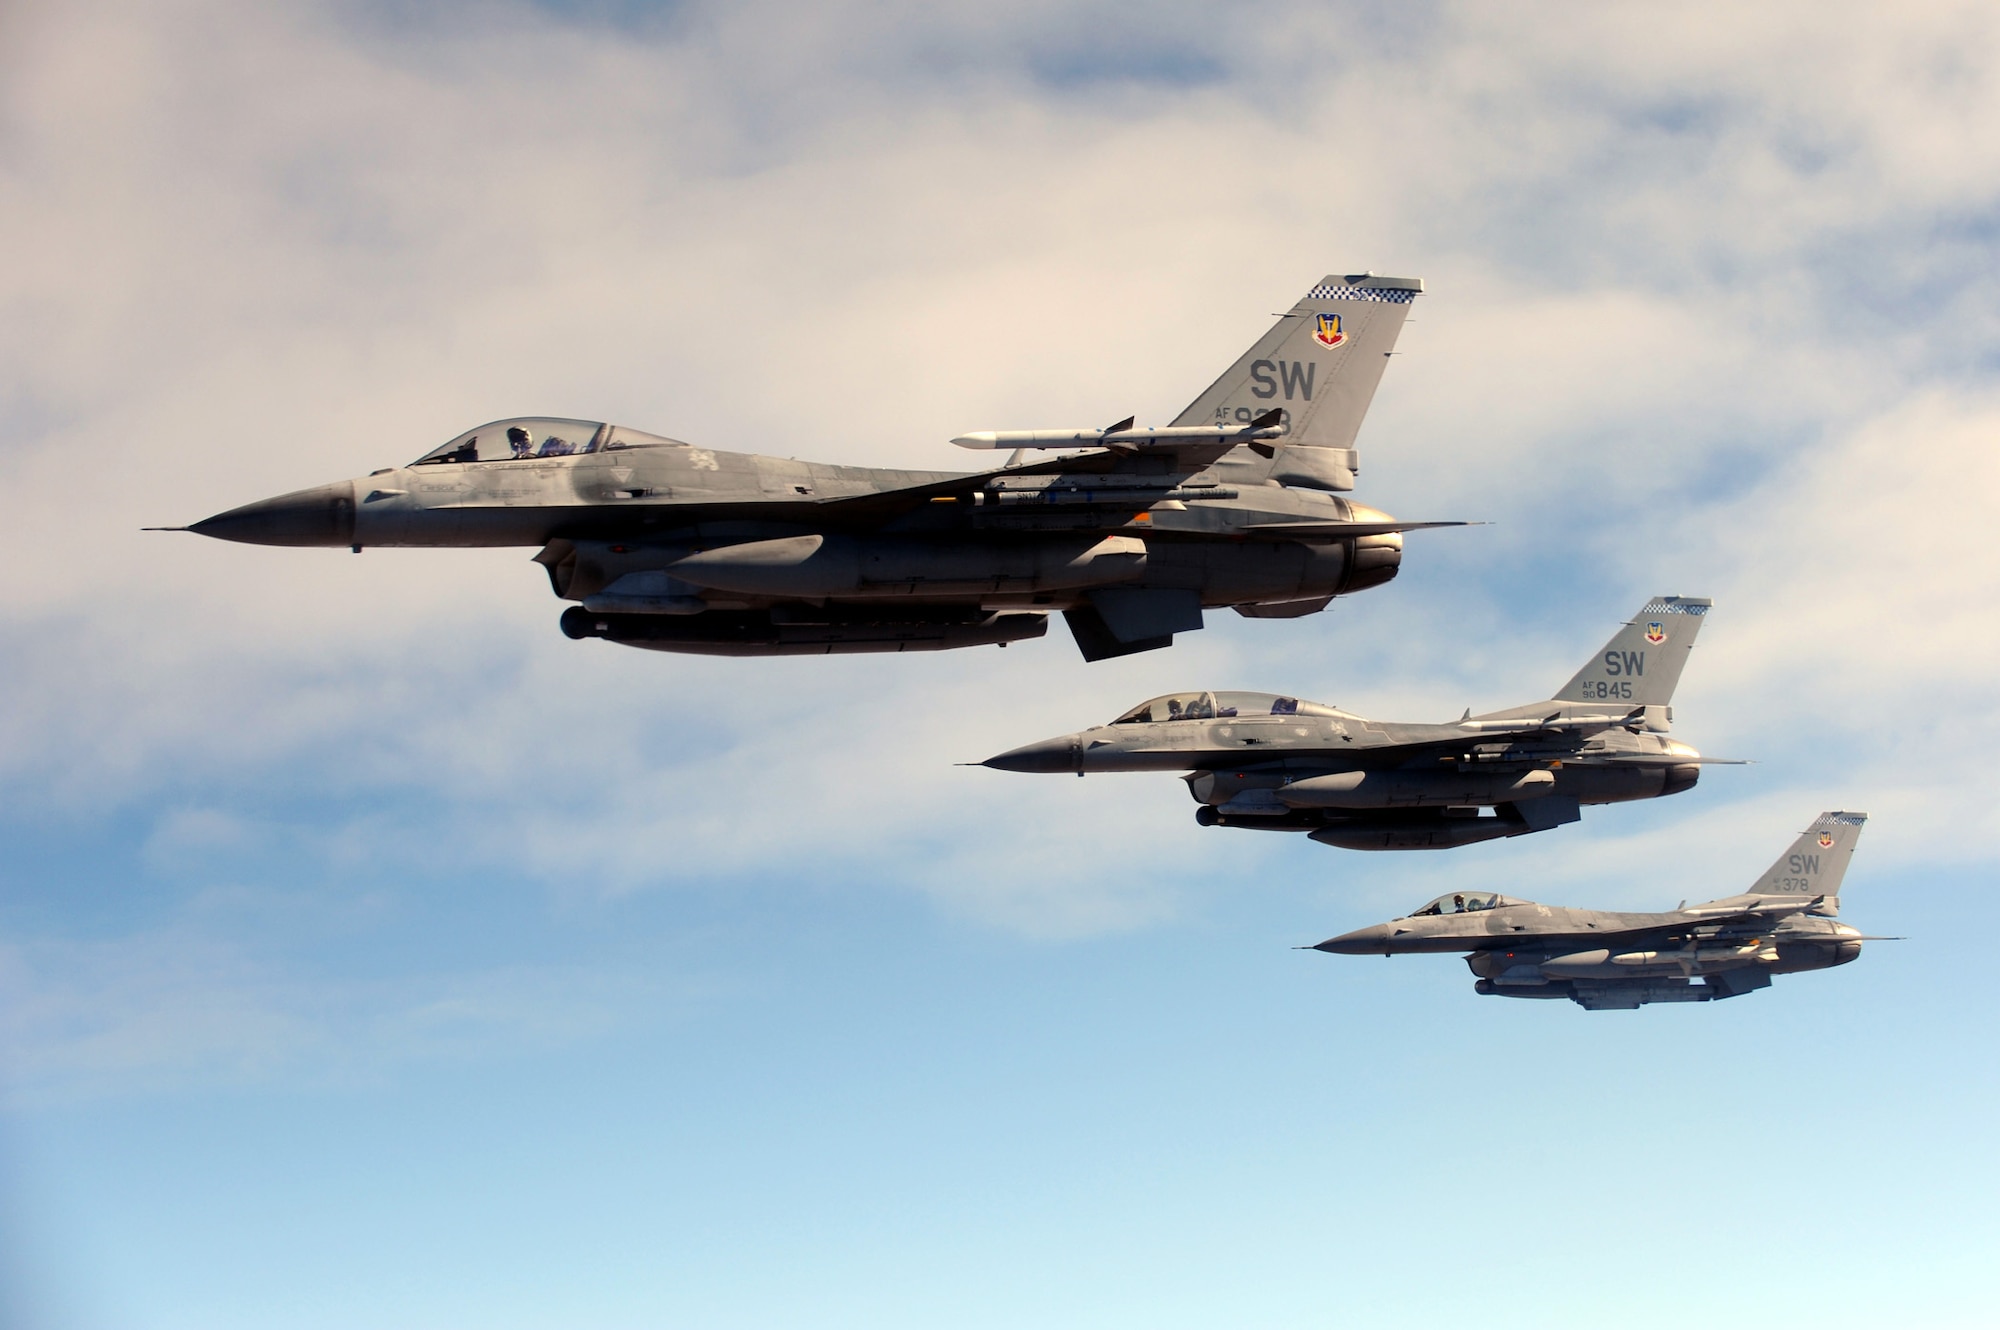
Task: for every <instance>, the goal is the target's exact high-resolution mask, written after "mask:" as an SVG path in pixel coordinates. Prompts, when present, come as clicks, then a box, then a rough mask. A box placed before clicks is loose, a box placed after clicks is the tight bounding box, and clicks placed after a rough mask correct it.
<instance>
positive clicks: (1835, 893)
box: [1744, 813, 1868, 914]
mask: <svg viewBox="0 0 2000 1330" xmlns="http://www.w3.org/2000/svg"><path fill="white" fill-rule="evenodd" d="M1867 820H1868V814H1866V813H1821V814H1820V815H1819V816H1818V817H1817V818H1816V819H1814V821H1813V824H1812V825H1811V826H1810V827H1807V828H1806V829H1805V831H1803V832H1802V833H1800V835H1799V838H1798V839H1797V840H1795V841H1793V842H1792V847H1791V848H1790V849H1788V850H1786V851H1785V852H1784V853H1783V854H1781V855H1779V856H1778V859H1777V862H1776V863H1774V864H1772V865H1771V867H1770V868H1769V869H1768V870H1767V871H1766V872H1765V873H1764V875H1763V876H1762V877H1760V878H1758V879H1757V881H1756V883H1755V884H1754V885H1753V886H1751V888H1750V890H1749V891H1748V892H1746V893H1744V894H1745V895H1752V896H1806V897H1812V896H1824V897H1826V903H1825V904H1824V905H1823V906H1822V907H1821V913H1823V914H1836V913H1838V912H1839V910H1840V880H1841V878H1843V877H1845V876H1847V864H1848V861H1849V860H1850V859H1852V858H1853V857H1854V847H1855V845H1856V844H1857V843H1859V842H1860V840H1861V825H1862V824H1863V823H1864V822H1866V821H1867Z"/></svg>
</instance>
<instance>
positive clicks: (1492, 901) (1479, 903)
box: [1407, 891, 1529, 919]
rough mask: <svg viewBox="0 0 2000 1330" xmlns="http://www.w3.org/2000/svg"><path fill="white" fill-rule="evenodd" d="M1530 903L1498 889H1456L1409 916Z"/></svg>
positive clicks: (1472, 910)
mask: <svg viewBox="0 0 2000 1330" xmlns="http://www.w3.org/2000/svg"><path fill="white" fill-rule="evenodd" d="M1528 903H1529V902H1527V901H1524V900H1517V899H1515V898H1514V897H1512V896H1502V895H1501V894H1500V893H1499V892H1497V891H1454V892H1452V893H1451V894H1449V895H1446V896H1440V897H1438V898H1437V899H1436V900H1434V901H1432V902H1431V903H1430V904H1429V905H1426V906H1424V908H1423V909H1421V910H1412V911H1410V913H1409V915H1408V916H1407V917H1409V918H1411V919H1419V918H1422V917H1423V916H1424V915H1427V914H1471V913H1473V912H1474V911H1476V910H1497V909H1499V908H1500V907H1501V906H1503V905H1526V904H1528Z"/></svg>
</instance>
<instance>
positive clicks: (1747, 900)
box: [1315, 813, 1868, 1011]
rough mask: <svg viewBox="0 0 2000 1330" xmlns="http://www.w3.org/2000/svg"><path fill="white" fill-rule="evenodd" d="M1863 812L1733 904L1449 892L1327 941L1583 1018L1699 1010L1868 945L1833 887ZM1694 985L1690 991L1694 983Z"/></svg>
mask: <svg viewBox="0 0 2000 1330" xmlns="http://www.w3.org/2000/svg"><path fill="white" fill-rule="evenodd" d="M1867 820H1868V815H1867V814H1866V813H1821V814H1820V815H1819V820H1818V821H1816V822H1814V823H1813V824H1812V826H1811V827H1809V828H1807V829H1806V831H1805V834H1803V835H1801V836H1800V837H1799V838H1798V839H1797V840H1796V841H1794V842H1792V847H1791V848H1790V849H1789V850H1787V851H1785V852H1784V853H1783V854H1781V855H1779V856H1778V861H1777V862H1776V863H1774V864H1772V865H1771V867H1770V871H1768V872H1766V873H1765V874H1764V876H1762V877H1760V878H1758V879H1757V881H1756V883H1755V884H1754V885H1752V886H1751V888H1750V890H1748V891H1746V892H1744V893H1743V894H1742V895H1741V896H1725V897H1723V898H1722V899H1721V900H1714V901H1709V902H1708V903H1707V904H1705V905H1687V904H1685V903H1684V904H1682V905H1681V907H1680V908H1679V909H1676V910H1668V911H1665V912H1663V913H1660V914H1614V913H1612V912H1611V911H1608V910H1566V909H1563V908H1561V907H1559V906H1552V905H1537V904H1535V903H1534V902H1533V901H1524V900H1518V899H1516V898H1515V897H1513V896H1502V895H1499V894H1497V893H1494V892H1483V891H1454V892H1452V893H1451V894H1450V895H1448V896H1440V897H1438V898H1437V899H1436V900H1434V901H1432V902H1431V903H1430V904H1428V905H1426V906H1424V907H1423V908H1422V909H1421V910H1418V911H1416V912H1415V913H1413V914H1410V915H1408V916H1406V917H1404V918H1401V919H1395V920H1391V921H1390V922H1389V923H1386V924H1377V925H1375V926H1374V927H1373V928H1358V929H1356V930H1355V931H1354V932H1352V933H1342V934H1341V935H1340V936H1339V937H1336V938H1329V939H1327V940H1326V941H1325V942H1322V943H1320V944H1319V946H1318V947H1317V948H1315V950H1318V951H1330V952H1338V953H1340V954H1342V955H1347V956H1373V955H1376V954H1378V953H1379V954H1381V955H1384V956H1396V955H1402V954H1406V953H1414V952H1444V951H1463V952H1467V953H1469V954H1468V955H1467V956H1466V958H1465V963H1466V964H1467V965H1468V966H1470V967H1471V968H1472V973H1473V974H1475V975H1477V976H1478V982H1477V983H1475V984H1474V985H1473V990H1474V991H1475V992H1479V993H1485V994H1490V995H1498V996H1500V997H1520V998H1568V999H1570V1000H1571V1001H1572V1002H1575V1003H1577V1004H1578V1005H1580V1006H1583V1007H1585V1008H1587V1009H1589V1010H1591V1011H1630V1010H1633V1009H1635V1008H1638V1007H1641V1006H1644V1005H1645V1004H1646V1003H1648V1002H1708V1001H1711V1000H1713V999H1716V998H1728V997H1736V996H1738V995H1740V994H1743V993H1749V992H1753V991H1755V990H1756V989H1759V988H1769V987H1770V986H1771V976H1772V975H1774V974H1792V973H1794V972H1796V971H1799V970H1824V969H1826V968H1827V967H1829V966H1833V965H1845V964H1847V962H1849V961H1851V960H1853V959H1854V958H1855V957H1856V956H1859V955H1860V954H1861V944H1862V943H1863V942H1864V941H1867V940H1868V939H1867V938H1865V937H1863V935H1862V934H1861V932H1860V930H1859V929H1855V928H1851V927H1849V926H1848V925H1846V924H1843V923H1840V922H1838V921H1837V920H1836V919H1835V918H1834V916H1835V915H1837V914H1839V913H1840V879H1841V877H1842V875H1844V874H1845V873H1846V872H1847V861H1848V860H1849V859H1851V858H1853V857H1854V845H1855V842H1856V841H1858V840H1860V839H1861V824H1862V823H1864V822H1866V821H1867ZM1695 979H1700V980H1701V982H1700V983H1699V984H1697V983H1694V982H1693V980H1695Z"/></svg>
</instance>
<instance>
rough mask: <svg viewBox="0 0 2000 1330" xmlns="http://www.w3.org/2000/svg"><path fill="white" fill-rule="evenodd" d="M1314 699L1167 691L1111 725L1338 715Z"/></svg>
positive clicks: (1271, 695) (1257, 694) (1143, 703)
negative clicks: (1253, 717)
mask: <svg viewBox="0 0 2000 1330" xmlns="http://www.w3.org/2000/svg"><path fill="white" fill-rule="evenodd" d="M1339 714H1340V712H1338V711H1336V710H1334V709H1333V708H1332V707H1327V706H1321V705H1320V704H1319V703H1317V702H1301V701H1299V699H1298V698H1296V697H1285V696H1283V695H1281V694H1278V693H1168V694H1167V695H1166V696H1164V697H1156V698H1154V699H1153V700H1152V701H1150V702H1141V703H1140V704H1139V705H1138V706H1136V707H1133V708H1132V709H1131V710H1130V711H1128V712H1126V713H1125V714H1124V715H1122V716H1120V717H1119V718H1118V719H1116V720H1114V721H1112V722H1111V723H1112V724H1113V725H1145V724H1149V723H1150V724H1159V723H1160V722H1162V721H1172V720H1231V719H1243V718H1248V717H1251V716H1338V715H1339Z"/></svg>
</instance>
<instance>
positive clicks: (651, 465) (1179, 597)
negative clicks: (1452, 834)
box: [170, 274, 1461, 660]
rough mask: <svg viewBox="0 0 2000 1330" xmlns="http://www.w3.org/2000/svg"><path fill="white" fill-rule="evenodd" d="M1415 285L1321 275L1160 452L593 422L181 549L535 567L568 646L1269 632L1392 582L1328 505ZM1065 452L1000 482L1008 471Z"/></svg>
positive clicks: (1387, 527) (391, 475)
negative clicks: (798, 436) (954, 458)
mask: <svg viewBox="0 0 2000 1330" xmlns="http://www.w3.org/2000/svg"><path fill="white" fill-rule="evenodd" d="M1422 290H1423V283H1422V282H1420V281H1417V280H1414V279H1408V278H1399V277H1377V276H1374V275H1373V274H1362V275H1359V276H1351V277H1331V276H1330V277H1327V278H1325V279H1324V280H1322V281H1321V282H1319V283H1318V284H1317V285H1315V286H1314V287H1313V288H1312V289H1311V290H1309V291H1308V292H1307V293H1306V294H1305V296H1304V298H1303V299H1301V300H1300V301H1299V302H1298V303H1297V304H1296V305H1294V306H1293V307H1292V309H1291V311H1290V312H1289V313H1287V314H1285V315H1284V316H1282V317H1281V318H1280V319H1279V320H1278V322H1277V324H1276V325H1275V326H1274V327H1272V329H1271V330H1270V331H1269V332H1267V333H1266V334H1265V335H1264V336H1263V337H1262V338H1260V339H1258V341H1257V343H1256V344H1255V345H1254V346H1252V347H1251V348H1250V349H1249V350H1248V351H1246V352H1244V353H1243V356H1242V357H1241V358H1240V359H1239V360H1238V361H1237V362H1236V364H1235V365H1234V366H1232V367H1231V368H1230V369H1229V371H1228V372H1227V373H1225V374H1224V375H1223V376H1222V377H1221V378H1219V379H1217V380H1216V381H1215V383H1214V384H1213V385H1211V386H1210V387H1209V389H1208V391H1206V392H1204V393H1202V394H1201V395H1200V396H1199V397H1197V398H1196V399H1195V400H1194V402H1193V403H1192V404H1190V405H1189V406H1188V408H1187V409H1186V410H1185V411H1182V412H1181V413H1180V415H1179V416H1177V417H1175V419H1174V422H1173V424H1172V425H1171V426H1169V427H1167V428H1164V429H1134V428H1133V427H1132V426H1133V421H1132V420H1131V419H1130V418H1128V419H1125V420H1123V421H1120V422H1119V423H1117V424H1115V425H1112V426H1110V427H1108V428H1105V429H1094V430H1073V429H1072V430H1029V431H1018V432H984V433H973V434H966V435H962V436H960V437H959V438H957V439H954V440H953V442H954V443H957V444H961V445H963V446H965V447H968V448H980V449H991V448H999V449H1012V450H1014V451H1013V454H1012V457H1011V458H1010V460H1009V462H1008V463H1007V464H1006V465H1003V466H1000V467H997V468H993V469H990V470H985V471H976V472H971V473H963V472H948V471H887V470H881V469H877V468H870V467H854V466H833V465H825V464H821V463H814V462H798V461H790V460H786V459H783V458H777V457H760V456H754V455H751V454H745V453H727V452H720V451H715V450H711V449H707V448H696V447H691V446H690V445H688V444H685V443H681V442H679V441H678V440H674V439H668V438H662V437H660V436H658V435H653V434H645V433H641V432H640V431H638V430H633V429H627V428H624V427H623V426H617V425H608V424H601V423H598V422H594V421H582V420H561V419H552V418H541V417H522V418H518V419H514V420H500V421H495V422H494V423H492V424H490V425H482V426H480V427H479V428H478V429H473V430H467V431H466V432H465V433H464V434H461V435H459V436H458V437H457V438H455V439H453V440H451V441H450V442H449V443H447V444H445V445H444V446H442V447H440V448H435V449H433V450H432V451H430V452H428V453H426V454H425V455H424V456H422V457H420V458H418V459H417V460H416V461H415V462H413V463H411V464H410V465H409V466H406V467H398V468H391V469H388V470H384V471H377V472H374V473H373V474H371V475H369V476H367V477H365V478H362V479H359V480H343V481H338V482H336V483H334V484H331V485H321V486H319V487H317V488H314V489H306V490H299V491H297V492H295V493H292V494H286V495H282V496H280V497H278V498H274V499H266V500H263V501H262V502H259V503H252V504H248V505H246V506H244V507H241V508H236V509H232V510H231V511H229V512H225V513H220V514H217V515H216V516H214V517H211V518H208V519H207V520H205V521H202V522H197V523H195V524H194V525H193V526H192V527H188V528H170V529H175V530H179V529H186V530H191V531H195V532H198V533H200V534H202V535H206V536H215V537H219V538H220V539H223V540H237V541H247V542H249V543H252V544H262V545H326V546H336V547H337V546H349V547H351V548H353V549H354V550H355V551H357V552H358V551H360V550H361V549H363V548H364V547H367V546H375V545H380V546H482V545H488V546H490V545H524V546H540V547H541V552H540V553H538V554H537V555H535V561H536V562H538V563H540V564H542V565H543V566H544V567H545V568H546V569H547V570H548V575H549V582H550V585H551V586H552V587H553V588H554V590H555V593H556V595H557V596H558V597H561V598H563V599H566V600H571V601H576V602H578V603H577V605H576V606H575V607H574V608H571V609H569V610H567V611H565V612H564V614H563V616H562V629H563V631H564V632H565V633H566V634H568V635H569V636H570V637H572V638H588V637H600V638H604V639H607V640H609V641H612V642H619V643H623V644H625V645H627V646H636V647H647V648H651V649H653V650H658V651H693V652H703V653H708V654H715V655H732V656H765V655H817V654H822V653H833V652H857V651H924V650H938V649H942V648H948V647H962V646H977V645H981V644H998V645H1000V646H1005V645H1007V644H1008V643H1009V642H1013V641H1018V640H1020V639H1023V638H1031V637H1039V636H1041V635H1042V634H1043V633H1044V632H1046V631H1047V620H1048V616H1049V615H1050V614H1051V613H1054V612H1056V611H1061V612H1062V614H1063V616H1064V617H1065V618H1066V619H1067V620H1068V623H1069V627H1070V630H1071V632H1072V633H1073V634H1074V636H1075V638H1076V642H1077V645H1078V647H1079V648H1081V650H1082V652H1083V655H1084V658H1085V659H1086V660H1101V659H1104V658H1105V657H1108V656H1122V655H1127V654H1129V653H1132V652H1136V651H1150V650H1153V649H1155V648H1157V647H1164V646H1170V645H1172V643H1173V638H1174V634H1175V633H1180V632H1187V631H1189V630H1192V629H1196V628H1200V627H1201V626H1202V612H1203V610H1204V609H1213V608H1217V607H1220V606H1230V607H1233V608H1234V609H1235V610H1236V611H1237V612H1238V613H1239V614H1243V615H1247V616H1249V617H1252V618H1270V619H1285V618H1294V617H1297V616H1299V615H1305V614H1312V613H1314V612H1316V611H1318V610H1321V609H1324V608H1325V607H1326V605H1327V603H1328V602H1329V601H1331V600H1332V599H1333V598H1334V597H1335V596H1337V595H1344V594H1347V593H1350V592H1355V591H1361V590H1365V589H1366V588H1368V587H1372V586H1380V585H1381V584H1382V583H1384V582H1387V581H1388V580H1389V579H1391V578H1392V577H1394V576H1395V575H1396V570H1397V566H1398V565H1399V563H1400V562H1401V559H1402V548H1403V541H1402V534H1401V533H1402V532H1404V531H1408V530H1412V529H1414V528H1417V527H1425V526H1456V525H1461V524H1460V523H1437V522H1398V521H1396V520H1395V519H1393V518H1391V517H1390V516H1389V515H1388V514H1387V513H1383V512H1380V511H1377V510H1376V509H1373V508H1367V507H1363V506H1362V505H1360V504H1357V503H1353V502H1351V501H1349V500H1348V499H1345V498H1342V497H1340V496H1341V494H1343V493H1344V492H1346V491H1348V490H1351V489H1353V487H1354V478H1355V473H1356V471H1357V470H1358V469H1359V466H1360V463H1359V459H1358V457H1357V455H1356V453H1355V450H1354V446H1353V445H1354V436H1355V432H1356V430H1358V429H1359V428H1360V425H1361V418H1362V416H1363V414H1364V413H1365V412H1366V411H1367V409H1368V403H1369V401H1370V400H1371V399H1372V398H1373V396H1374V393H1375V385H1376V383H1377V382H1378V381H1379V380H1380V379H1381V377H1382V369H1383V366H1384V365H1385V364H1386V363H1387V359H1386V358H1387V357H1388V356H1389V355H1390V354H1391V352H1392V351H1393V350H1394V347H1395V344H1396V336H1397V333H1398V332H1399V331H1400V330H1401V328H1402V326H1403V320H1404V316H1405V315H1406V314H1407V313H1408V312H1409V306H1410V302H1411V301H1412V300H1414V299H1415V298H1416V296H1417V294H1418V293H1419V292H1420V291H1422ZM1036 449H1042V450H1049V449H1054V450H1063V449H1081V450H1083V451H1079V452H1072V453H1070V454H1069V455H1066V456H1058V457H1056V458H1054V459H1053V460H1044V461H1023V460H1022V459H1024V458H1025V457H1026V456H1027V454H1028V452H1029V451H1030V450H1036Z"/></svg>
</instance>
